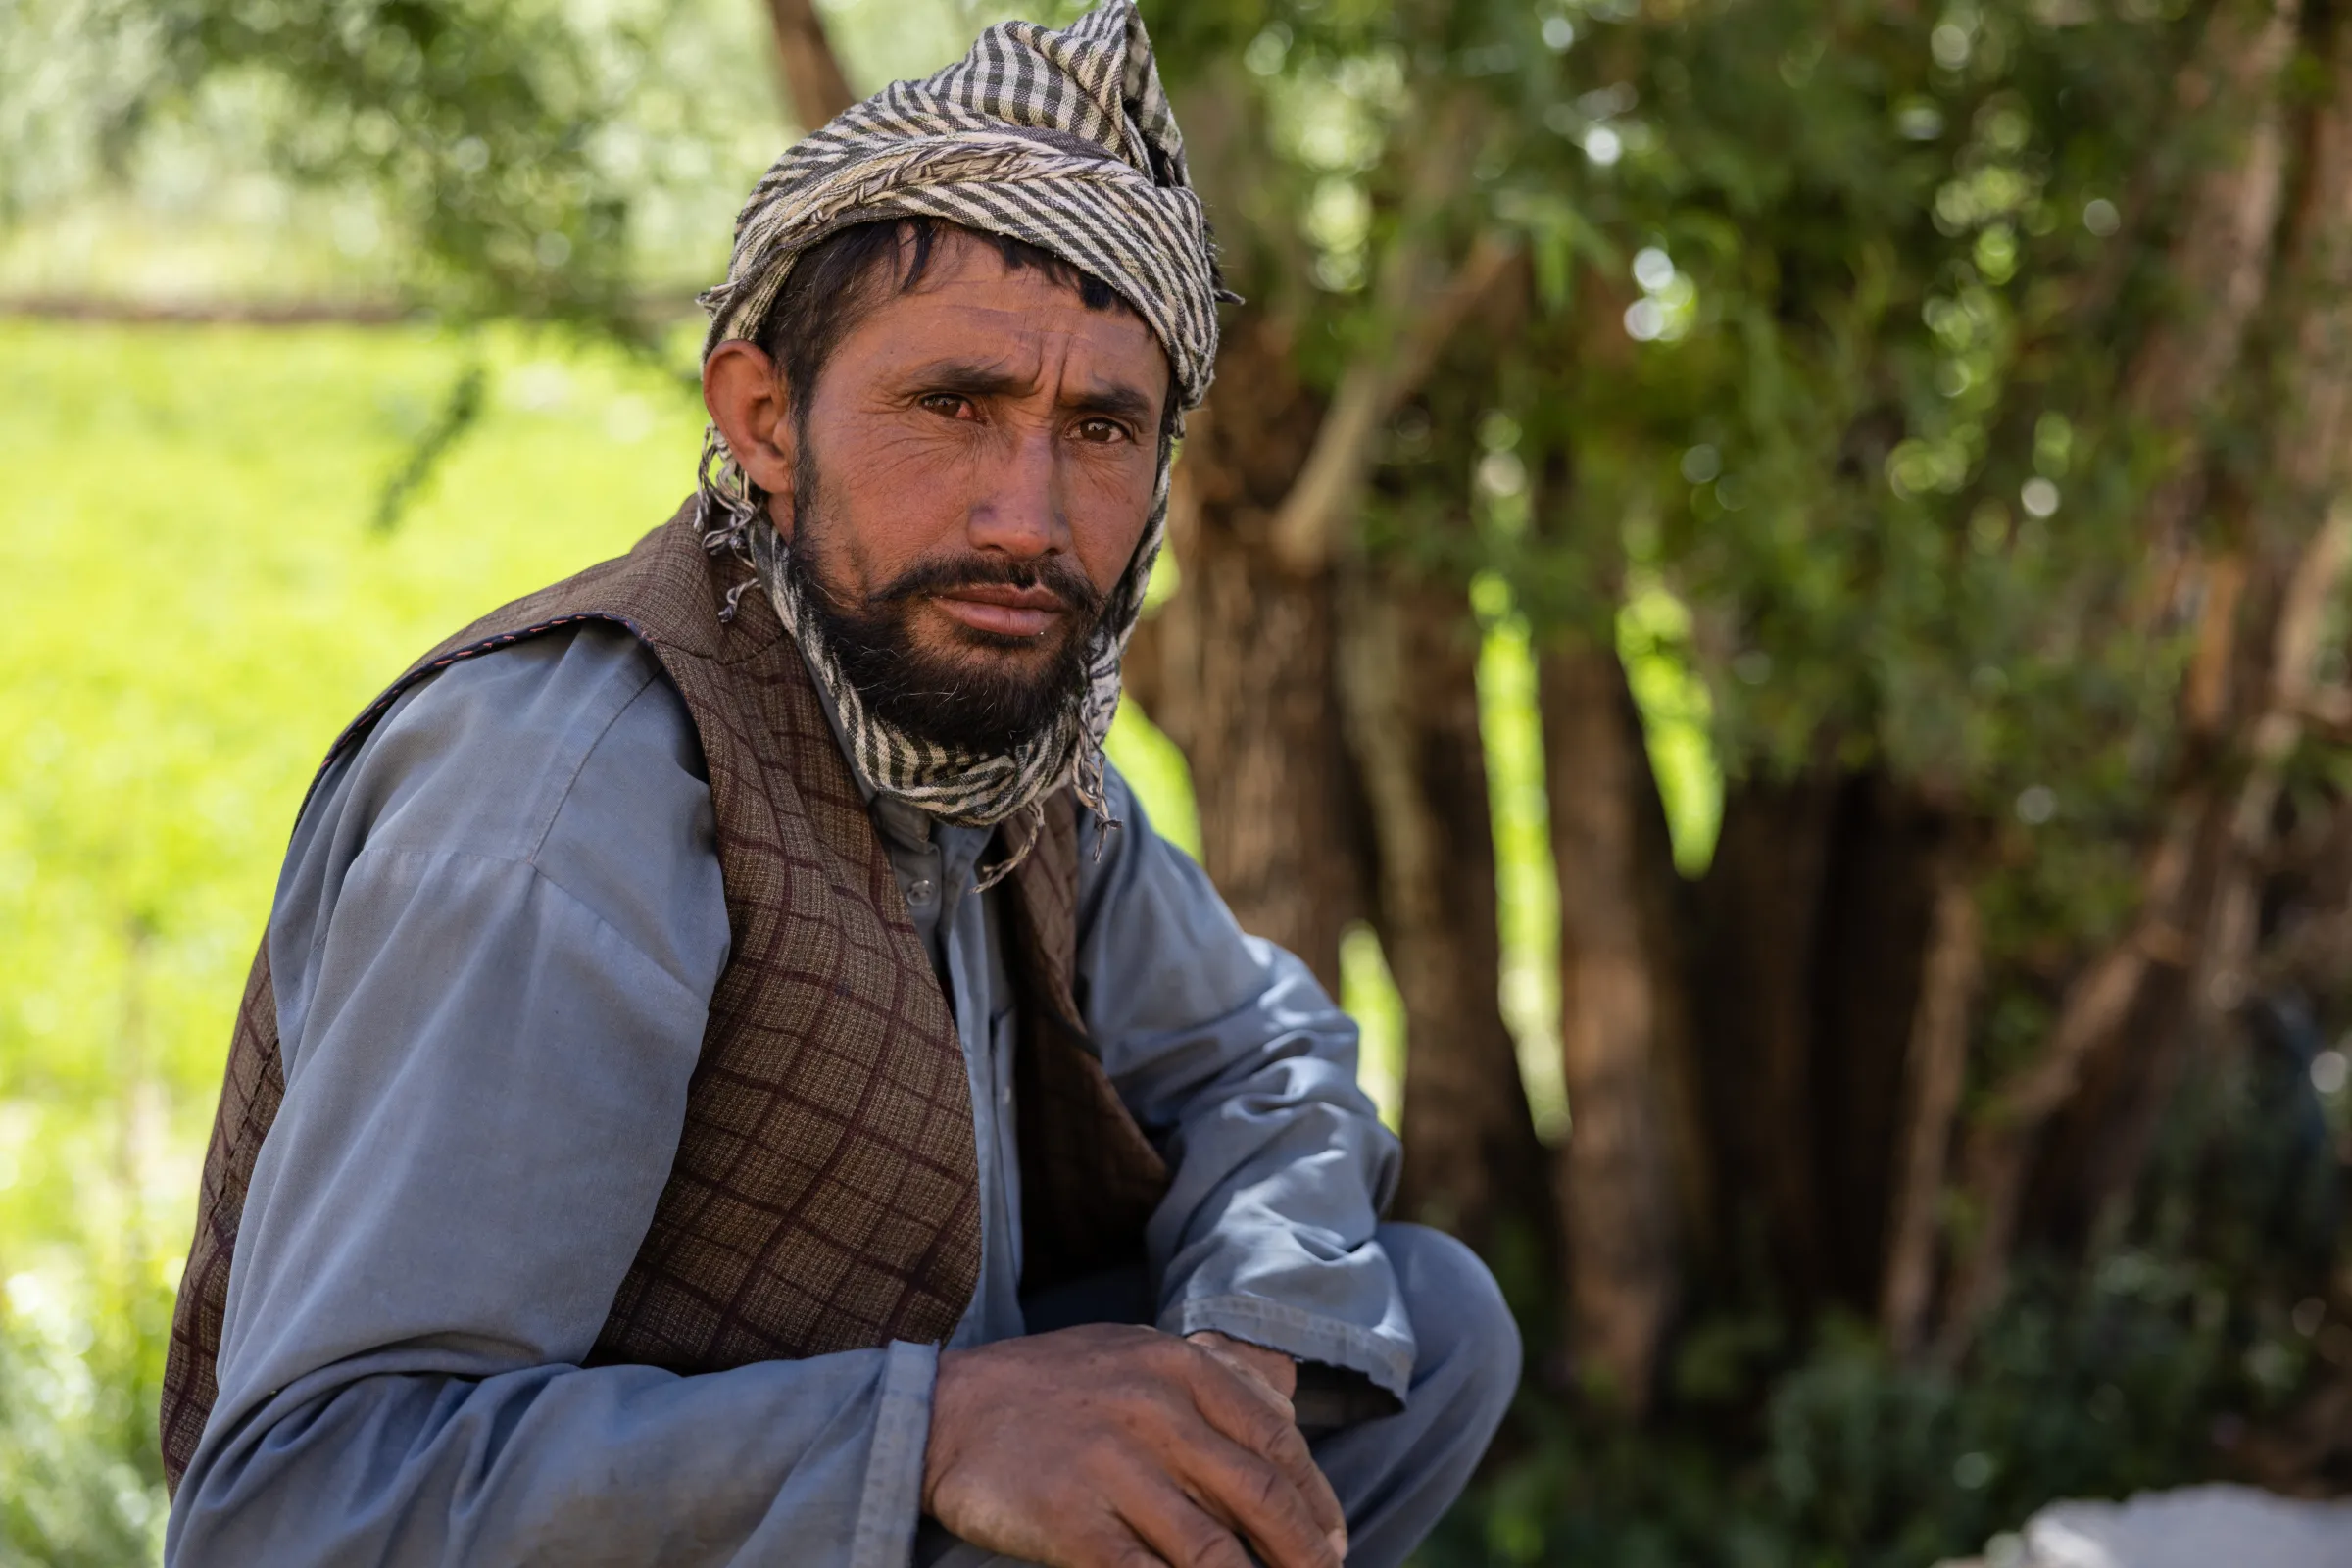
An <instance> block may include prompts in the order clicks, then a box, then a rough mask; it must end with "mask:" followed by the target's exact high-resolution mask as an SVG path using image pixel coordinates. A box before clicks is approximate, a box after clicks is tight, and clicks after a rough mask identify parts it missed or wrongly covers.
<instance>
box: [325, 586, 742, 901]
mask: <svg viewBox="0 0 2352 1568" xmlns="http://www.w3.org/2000/svg"><path fill="white" fill-rule="evenodd" d="M584 785H586V786H593V787H595V789H596V790H597V793H599V794H600V795H606V796H612V795H617V796H619V797H621V798H623V799H626V798H628V797H632V796H635V797H642V798H644V799H645V800H646V801H647V802H649V803H650V802H651V801H654V800H658V799H662V798H663V797H665V796H668V795H674V794H677V793H678V792H679V790H680V788H681V787H682V786H686V785H692V786H694V790H693V791H692V792H691V793H697V794H699V795H700V796H701V797H702V798H704V799H706V800H707V798H708V794H709V790H708V786H707V784H705V783H704V766H703V760H702V751H701V747H700V745H699V743H698V742H697V740H696V738H695V732H694V725H693V721H692V719H691V718H689V717H688V715H687V712H686V708H685V704H684V703H683V702H682V701H681V700H680V699H679V697H678V695H677V693H676V691H675V690H674V689H673V688H672V687H671V686H670V685H669V682H668V680H667V678H666V677H665V676H664V675H663V674H662V666H661V662H660V661H659V660H657V659H656V658H655V657H654V655H653V653H652V651H651V650H650V649H648V648H647V647H646V646H645V645H644V644H643V643H641V642H640V641H638V639H637V638H636V637H635V636H634V635H633V634H631V633H630V632H629V631H628V630H627V628H625V627H623V626H620V625H617V624H605V623H596V622H590V623H585V624H582V625H578V626H570V627H564V628H562V629H559V630H556V631H552V632H547V633H544V634H542V635H540V636H537V637H531V638H526V639H524V640H523V641H522V642H519V643H516V644H515V645H514V646H512V647H509V648H502V649H499V650H496V651H495V652H492V653H486V654H479V655H476V656H474V657H472V658H470V659H465V660H460V661H459V662H456V663H454V664H452V665H450V666H449V667H448V668H446V669H443V670H441V671H439V672H437V673H435V674H434V675H432V676H431V677H429V678H428V679H426V680H424V681H421V682H419V683H418V684H417V685H416V686H414V687H412V688H411V689H410V690H409V691H407V692H405V693H403V694H402V695H401V698H400V700H399V701H398V702H397V703H395V704H394V705H393V706H392V708H391V709H390V710H389V711H387V712H386V713H385V715H384V716H383V717H382V718H381V719H379V720H378V721H377V722H376V724H375V725H374V727H373V728H372V729H370V730H369V731H368V734H367V735H366V736H364V737H363V738H362V739H361V740H360V742H359V743H358V744H357V745H356V746H354V747H353V748H352V749H351V751H350V752H349V753H347V754H346V755H345V756H344V757H342V758H340V759H338V760H337V761H336V763H335V764H334V766H333V767H331V768H330V769H329V770H328V772H327V774H326V775H325V776H323V777H322V778H321V779H320V782H319V794H318V797H317V798H315V799H314V800H313V801H312V803H311V809H310V810H309V811H306V813H305V817H306V822H307V821H308V819H309V817H310V816H311V815H312V814H314V813H317V812H319V811H321V810H322V809H323V810H329V811H332V812H333V813H334V814H335V815H337V816H339V817H342V818H344V819H345V825H346V826H362V825H364V830H365V838H366V842H367V847H368V848H369V849H380V850H431V851H445V852H458V853H465V854H469V855H475V856H481V857H486V858H499V859H520V860H528V859H532V858H535V857H536V856H537V855H538V854H539V853H540V851H541V849H542V847H543V846H544V845H545V843H546V841H547V839H548V836H549V834H550V832H551V830H552V829H553V828H554V827H555V825H556V823H557V821H558V820H559V818H560V817H561V816H562V815H563V814H564V812H565V810H566V809H567V807H568V806H569V805H570V803H571V801H572V797H573V796H574V795H575V793H577V792H579V791H580V790H581V789H582V788H583V786H584Z"/></svg>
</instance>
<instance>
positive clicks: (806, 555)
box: [783, 440, 1103, 756]
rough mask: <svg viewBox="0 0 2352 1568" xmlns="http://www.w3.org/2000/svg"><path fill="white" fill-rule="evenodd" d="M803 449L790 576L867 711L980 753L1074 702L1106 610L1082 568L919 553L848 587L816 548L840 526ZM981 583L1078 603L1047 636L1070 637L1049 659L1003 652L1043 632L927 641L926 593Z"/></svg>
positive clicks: (966, 632) (1051, 720)
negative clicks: (922, 627) (922, 624)
mask: <svg viewBox="0 0 2352 1568" xmlns="http://www.w3.org/2000/svg"><path fill="white" fill-rule="evenodd" d="M801 450H802V452H803V454H804V455H805V456H804V460H803V462H802V463H801V465H800V466H799V470H798V472H797V473H796V474H795V475H794V482H793V546H792V548H791V549H789V550H787V551H785V552H784V563H783V572H784V578H785V581H786V583H787V584H788V585H789V588H790V591H791V592H792V593H793V595H794V596H795V597H796V598H797V599H798V600H799V602H800V605H801V610H802V613H804V614H806V615H807V616H809V618H810V619H812V620H813V621H814V622H815V623H816V626H817V628H818V630H819V632H820V633H821V635H822V636H823V637H824V639H825V641H826V643H827V644H828V646H829V647H830V648H831V650H832V653H833V657H834V658H835V660H836V661H838V662H839V663H840V665H841V670H842V673H843V675H844V676H846V677H847V678H848V680H849V682H850V684H851V685H853V686H855V687H857V689H858V696H859V697H861V698H863V699H864V701H865V706H866V709H867V711H870V712H871V713H872V714H873V715H874V716H875V717H877V718H879V719H881V720H883V721H884V722H885V723H888V724H890V725H892V726H894V727H895V728H898V729H900V730H903V731H905V732H906V733H907V734H909V735H912V736H915V737H917V738H918V739H921V740H926V741H930V742H932V743H933V744H934V745H938V746H944V747H949V748H952V749H956V750H960V751H965V752H975V753H979V754H981V755H983V756H1001V755H1004V754H1005V753H1008V752H1011V751H1014V750H1016V749H1017V748H1019V747H1020V746H1021V745H1023V744H1024V743H1025V742H1028V741H1031V740H1034V739H1037V738H1038V737H1040V736H1043V735H1044V734H1046V733H1047V732H1048V731H1050V730H1051V729H1052V728H1053V727H1054V725H1055V724H1057V723H1059V722H1060V721H1061V720H1062V718H1063V717H1064V716H1065V715H1067V714H1070V713H1074V712H1076V711H1077V710H1078V707H1079V704H1080V702H1081V700H1082V699H1083V698H1084V697H1085V695H1086V689H1087V654H1088V651H1089V649H1091V648H1092V647H1093V645H1094V639H1095V632H1096V629H1097V627H1098V626H1099V625H1100V624H1101V621H1102V618H1103V594H1102V593H1101V592H1100V591H1099V590H1098V589H1097V588H1096V587H1095V585H1094V583H1093V582H1092V581H1091V580H1090V579H1089V578H1088V577H1087V575H1086V574H1085V573H1084V572H1083V571H1081V570H1079V569H1078V568H1077V567H1076V566H1075V565H1073V564H1070V562H1069V561H1068V560H1067V559H1066V558H1064V557H1061V556H1047V557H1043V558H1040V559H1038V560H1035V561H1013V560H1009V559H1006V558H1005V557H1002V556H991V555H982V554H980V553H978V552H976V551H975V552H969V553H965V554H961V555H956V556H952V557H947V558H944V559H941V560H935V561H926V562H922V563H919V564H916V565H914V566H911V567H909V568H908V569H907V570H906V571H904V572H902V573H900V574H899V575H898V576H897V577H896V578H893V579H892V580H891V581H890V582H888V583H886V584H884V585H883V586H882V587H881V588H879V589H877V590H876V591H874V592H873V593H871V594H867V595H864V596H862V597H861V596H859V595H858V594H856V593H854V592H847V591H844V589H843V588H842V587H841V586H840V585H838V584H836V583H834V582H832V581H831V580H830V579H829V578H828V577H827V576H826V574H825V572H824V570H823V568H822V567H820V566H819V565H818V564H817V560H816V558H817V550H816V548H814V547H815V546H816V545H817V544H818V543H819V541H820V540H821V539H822V538H823V537H824V536H825V535H826V533H827V532H828V531H829V530H830V529H831V528H833V527H835V526H839V525H840V524H839V523H838V519H833V518H828V517H827V516H826V515H825V511H824V492H823V486H822V485H821V484H820V483H819V481H818V478H817V473H816V465H815V464H814V463H813V462H812V461H809V460H808V458H807V457H806V454H807V453H808V451H809V447H808V444H807V442H806V440H804V441H803V443H802V447H801ZM983 585H987V586H1004V587H1012V588H1043V589H1045V590H1046V591H1047V592H1048V593H1051V594H1052V595H1054V597H1055V598H1056V599H1058V600H1060V601H1061V603H1062V605H1063V607H1064V608H1065V609H1066V610H1067V611H1068V615H1067V616H1066V617H1065V619H1064V621H1063V623H1062V624H1061V626H1059V627H1058V628H1057V629H1056V630H1055V631H1049V632H1048V633H1046V634H1045V635H1046V637H1053V636H1055V635H1058V636H1059V637H1060V639H1061V641H1060V643H1059V645H1058V646H1056V647H1054V649H1053V650H1052V652H1051V656H1050V657H1049V658H1048V659H1046V660H1045V661H1044V662H1042V663H1040V662H1037V661H1036V660H1035V659H1034V658H1031V659H1027V660H1016V659H1013V658H1008V657H1004V656H1005V655H1010V654H1015V653H1020V652H1024V651H1031V650H1035V649H1037V648H1038V647H1039V646H1040V644H1041V642H1042V641H1043V639H1040V638H1029V637H1014V636H1007V635H1004V634H1001V633H989V632H984V631H980V630H977V629H973V628H965V629H963V630H962V631H961V632H960V634H959V640H961V641H962V642H963V643H964V644H965V645H966V646H965V647H964V648H963V649H962V650H961V651H959V652H958V651H953V650H942V649H928V648H924V647H922V646H920V645H919V643H918V642H917V639H916V633H915V627H914V614H915V612H916V611H917V610H918V609H919V608H920V606H921V604H922V601H923V600H924V599H926V598H928V597H930V596H932V595H935V594H942V593H949V592H952V591H954V590H956V589H957V588H966V587H978V586H983ZM992 654H994V655H995V656H996V657H992Z"/></svg>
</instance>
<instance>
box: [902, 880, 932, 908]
mask: <svg viewBox="0 0 2352 1568" xmlns="http://www.w3.org/2000/svg"><path fill="white" fill-rule="evenodd" d="M938 894H939V884H938V883H936V882H933V881H932V880H931V879H930V878H929V877H927V876H918V877H916V878H915V879H914V880H913V881H911V882H909V883H907V903H908V904H911V905H913V906H914V907H916V908H918V909H920V908H924V907H928V906H929V904H930V903H931V901H932V899H934V898H936V897H937V896H938Z"/></svg>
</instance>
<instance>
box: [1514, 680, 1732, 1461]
mask: <svg viewBox="0 0 2352 1568" xmlns="http://www.w3.org/2000/svg"><path fill="white" fill-rule="evenodd" d="M1541 675H1542V699H1541V701H1542V711H1543V718H1544V783H1545V790H1546V793H1547V795H1548V798H1549V803H1550V809H1551V841H1552V855H1553V858H1554V861H1555V863H1556V865H1557V869H1558V874H1559V887H1560V1052H1561V1068H1562V1073H1563V1076H1564V1078H1565V1080H1566V1084H1567V1089H1568V1109H1569V1116H1570V1126H1569V1134H1568V1140H1567V1142H1566V1144H1565V1145H1563V1146H1562V1148H1561V1150H1560V1152H1559V1156H1558V1185H1559V1193H1560V1206H1561V1218H1562V1226H1563V1239H1564V1243H1565V1252H1566V1255H1567V1262H1568V1280H1567V1291H1566V1297H1567V1304H1568V1320H1569V1323H1568V1326H1569V1344H1570V1348H1571V1352H1572V1354H1573V1355H1574V1357H1575V1361H1576V1365H1577V1368H1578V1371H1579V1374H1580V1377H1581V1379H1582V1381H1583V1382H1584V1384H1585V1386H1586V1387H1587V1388H1588V1390H1594V1391H1598V1392H1602V1393H1604V1394H1605V1397H1608V1398H1609V1399H1611V1400H1612V1401H1613V1402H1615V1403H1616V1404H1617V1405H1618V1406H1619V1408H1621V1409H1622V1410H1624V1411H1625V1412H1626V1413H1628V1414H1631V1415H1636V1416H1639V1415H1640V1414H1641V1413H1642V1411H1643V1410H1644V1409H1645V1408H1646V1407H1647V1405H1648V1402H1649V1398H1650V1395H1651V1392H1652V1389H1653V1386H1654V1384H1655V1382H1656V1372H1657V1362H1658V1355H1659V1349H1660V1347H1661V1345H1662V1344H1663V1342H1664V1338H1665V1335H1666V1331H1667V1328H1668V1325H1669V1322H1670V1320H1671V1318H1672V1316H1673V1313H1674V1311H1675V1308H1676V1305H1677V1302H1678V1299H1679V1296H1680V1291H1681V1253H1682V1250H1683V1248H1684V1247H1685V1245H1687V1244H1688V1243H1689V1242H1690V1241H1691V1240H1692V1239H1693V1238H1694V1236H1696V1235H1697V1234H1700V1233H1701V1232H1702V1231H1703V1229H1704V1228H1705V1227H1706V1226H1707V1223H1708V1221H1707V1219H1706V1210H1707V1201H1706V1198H1705V1196H1704V1195H1705V1194H1706V1193H1707V1190H1708V1188H1709V1187H1710V1185H1711V1183H1710V1179H1709V1168H1708V1155H1707V1149H1706V1142H1705V1138H1704V1134H1703V1131H1702V1128H1701V1126H1700V1117H1699V1115H1698V1112H1697V1109H1696V1100H1697V1089H1696V1085H1695V1083H1694V1082H1693V1079H1694V1077H1695V1074H1694V1073H1693V1071H1692V1069H1691V1060H1690V1025H1689V1019H1688V1014H1687V1012H1686V1010H1685V1005H1684V993H1683V988H1682V985H1681V983H1680V982H1681V954H1680V952H1679V947H1678V938H1677V933H1676V926H1677V924H1678V921H1677V918H1676V915H1677V910H1676V908H1675V905H1676V902H1677V894H1678V891H1679V882H1678V879H1677V877H1676V875H1675V871H1674V865H1673V859H1672V855H1671V852H1670V849H1669V846H1668V843H1667V836H1666V822H1665V813H1664V810H1663V809H1662V807H1661V805H1660V803H1659V800H1658V795H1657V788H1656V785H1655V782H1654V781H1653V779H1652V777H1651V774H1650V769H1649V759H1648V755H1647V752H1646V749H1645V748H1644V745H1643V742H1642V722H1641V717H1640V715H1639V713H1638V712H1637V711H1636V710H1635V707H1634V701H1633V695H1632V693H1631V692H1630V691H1629V690H1628V689H1627V686H1626V680H1625V671H1624V669H1623V667H1622V666H1621V665H1620V664H1619V663H1618V660H1617V655H1616V652H1615V650H1614V649H1612V648H1609V647H1607V646H1606V645H1605V644H1603V645H1600V646H1594V645H1593V643H1592V642H1590V641H1576V642H1571V643H1568V644H1565V645H1563V646H1561V647H1558V648H1556V649H1553V650H1551V651H1549V652H1547V653H1546V655H1545V656H1544V662H1543V666H1542V671H1541Z"/></svg>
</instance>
